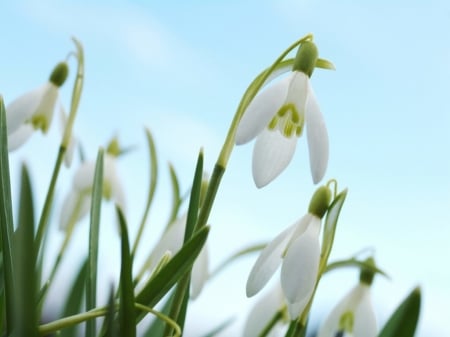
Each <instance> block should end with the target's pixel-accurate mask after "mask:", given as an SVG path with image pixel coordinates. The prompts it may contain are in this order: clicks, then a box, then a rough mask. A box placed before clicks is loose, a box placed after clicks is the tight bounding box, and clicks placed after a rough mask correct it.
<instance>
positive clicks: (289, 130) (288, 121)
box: [267, 103, 305, 138]
mask: <svg viewBox="0 0 450 337" xmlns="http://www.w3.org/2000/svg"><path fill="white" fill-rule="evenodd" d="M304 123H305V115H304V113H303V112H301V113H300V112H299V111H298V110H297V107H296V106H295V104H293V103H286V104H284V105H283V106H282V107H281V108H280V109H279V110H278V112H277V113H276V114H275V116H273V118H272V120H271V121H270V122H269V125H268V126H267V127H268V128H269V130H275V129H278V130H279V131H280V132H281V134H282V135H284V136H285V137H286V138H290V137H293V136H297V137H300V136H301V135H302V132H303V125H304Z"/></svg>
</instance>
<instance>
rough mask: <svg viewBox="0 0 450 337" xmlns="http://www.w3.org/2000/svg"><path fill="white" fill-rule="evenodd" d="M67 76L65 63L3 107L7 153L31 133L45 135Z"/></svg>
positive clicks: (22, 142) (61, 63) (25, 139)
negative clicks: (6, 128) (37, 84)
mask: <svg viewBox="0 0 450 337" xmlns="http://www.w3.org/2000/svg"><path fill="white" fill-rule="evenodd" d="M68 73H69V68H68V66H67V63H66V62H60V63H58V65H57V66H56V67H55V68H54V69H53V71H52V73H51V75H50V78H49V80H48V82H47V83H45V84H43V85H42V86H40V87H38V88H36V89H34V90H32V91H30V92H27V93H26V94H24V95H22V96H20V97H18V98H17V99H15V100H14V101H12V102H11V103H10V104H9V105H8V106H7V107H6V117H7V124H8V150H9V151H13V150H15V149H17V148H18V147H20V146H21V145H22V144H24V143H25V142H26V141H27V140H28V139H29V138H30V136H31V134H32V133H33V131H34V130H41V131H42V132H43V133H47V131H48V129H49V127H50V124H51V122H52V119H53V112H54V110H55V104H56V102H57V100H58V91H59V88H60V87H61V86H62V85H63V84H64V82H65V81H66V79H67V75H68Z"/></svg>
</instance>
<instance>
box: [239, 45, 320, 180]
mask: <svg viewBox="0 0 450 337" xmlns="http://www.w3.org/2000/svg"><path fill="white" fill-rule="evenodd" d="M317 56H318V52H317V48H316V46H315V44H314V43H313V42H311V41H307V42H304V43H302V44H301V46H300V48H299V50H298V53H297V56H296V59H295V63H294V66H293V69H292V72H291V73H290V75H289V76H287V77H285V78H283V79H281V80H280V81H278V82H276V83H274V84H272V85H271V86H269V87H268V88H266V89H264V90H262V91H261V92H260V93H259V94H257V95H256V96H255V98H254V99H253V100H252V101H251V102H250V104H249V105H248V107H247V109H246V111H245V112H244V115H243V116H242V119H241V121H240V122H239V126H238V128H237V131H236V138H235V141H236V144H237V145H240V144H245V143H247V142H249V141H251V140H252V139H254V138H255V137H256V143H255V147H254V149H253V179H254V181H255V184H256V186H257V187H263V186H265V185H267V184H268V183H270V182H271V181H272V180H273V179H275V178H276V177H277V176H278V175H279V174H280V173H281V172H282V171H283V170H284V169H285V168H286V166H287V165H288V164H289V162H290V161H291V159H292V157H293V155H294V152H295V148H296V144H297V139H298V138H299V137H300V136H301V135H302V133H303V128H304V127H305V125H306V132H307V139H308V147H309V160H310V167H311V174H312V178H313V181H314V183H315V184H316V183H318V182H319V181H320V180H322V178H323V176H324V175H325V171H326V168H327V164H328V133H327V129H326V127H325V123H324V119H323V116H322V113H321V112H320V109H319V105H318V104H317V101H316V97H315V95H314V92H313V90H312V87H311V84H310V81H309V78H310V77H311V75H312V72H313V70H314V67H315V64H316V60H317Z"/></svg>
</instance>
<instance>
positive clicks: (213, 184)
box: [197, 34, 312, 228]
mask: <svg viewBox="0 0 450 337" xmlns="http://www.w3.org/2000/svg"><path fill="white" fill-rule="evenodd" d="M311 39H312V35H310V34H308V35H306V36H304V37H303V38H301V39H300V40H298V41H296V42H295V43H293V44H292V45H291V46H289V48H288V49H286V50H285V51H284V52H283V53H282V54H281V55H280V56H279V57H278V58H277V59H276V60H275V62H274V63H273V64H272V66H271V67H270V68H268V69H267V70H265V71H264V72H263V73H262V74H260V75H259V76H258V77H257V78H256V79H255V80H254V81H253V82H252V83H251V84H250V86H249V87H248V89H247V90H246V92H245V93H244V95H243V97H242V99H241V101H240V103H239V106H238V108H237V110H236V113H235V115H234V117H233V120H232V122H231V125H230V128H229V129H228V133H227V136H226V138H225V141H224V144H223V146H222V149H221V151H220V154H219V157H218V159H217V162H216V165H215V167H214V171H213V174H212V175H211V180H210V182H209V185H208V190H207V192H206V197H205V204H204V205H203V207H202V208H201V210H200V214H199V218H198V225H197V228H201V227H203V226H205V225H206V223H207V221H208V218H209V214H210V212H211V209H212V205H213V203H214V199H215V197H216V194H217V191H218V189H219V185H220V181H221V180H222V176H223V174H224V172H225V169H226V167H227V164H228V160H229V159H230V156H231V152H232V151H233V148H234V138H235V136H236V131H237V128H238V125H239V121H240V120H241V118H242V116H243V114H244V112H245V110H246V109H247V107H248V105H249V104H250V102H251V101H252V99H253V98H254V97H255V96H256V94H257V93H258V92H259V90H260V89H261V88H262V86H263V85H264V83H265V82H266V80H267V79H268V78H269V76H270V74H271V73H273V72H274V71H275V70H276V69H277V66H278V65H279V64H280V63H281V62H282V61H283V59H284V58H285V57H286V56H287V55H288V54H289V53H290V52H291V51H292V50H293V49H294V48H296V47H297V46H298V45H300V44H301V43H302V42H305V41H307V40H311Z"/></svg>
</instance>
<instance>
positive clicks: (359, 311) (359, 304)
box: [318, 259, 377, 337]
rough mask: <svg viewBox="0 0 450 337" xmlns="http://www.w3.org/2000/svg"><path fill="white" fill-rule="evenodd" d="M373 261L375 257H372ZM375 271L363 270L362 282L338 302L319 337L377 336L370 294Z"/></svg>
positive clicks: (321, 329) (322, 327)
mask: <svg viewBox="0 0 450 337" xmlns="http://www.w3.org/2000/svg"><path fill="white" fill-rule="evenodd" d="M370 260H371V261H372V262H373V259H370ZM373 276H374V274H373V272H372V271H370V270H368V269H364V268H363V270H362V271H361V275H360V282H359V284H358V285H357V286H355V287H354V288H353V289H352V290H350V292H349V293H348V294H347V295H346V296H345V297H344V298H343V299H342V300H341V301H340V302H339V303H338V304H337V306H336V307H335V308H334V309H333V310H332V311H331V313H330V315H329V316H328V318H327V319H326V320H325V321H324V323H323V325H322V326H321V328H320V330H319V334H318V337H336V336H352V337H376V336H377V323H376V318H375V313H374V310H373V306H372V299H371V296H370V285H371V284H372V281H373Z"/></svg>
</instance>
